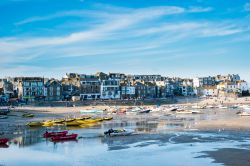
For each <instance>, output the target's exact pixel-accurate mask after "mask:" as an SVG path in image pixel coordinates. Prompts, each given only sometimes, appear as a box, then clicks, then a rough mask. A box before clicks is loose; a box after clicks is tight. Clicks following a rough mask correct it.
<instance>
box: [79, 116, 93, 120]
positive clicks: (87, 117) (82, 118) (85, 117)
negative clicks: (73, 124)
mask: <svg viewBox="0 0 250 166" xmlns="http://www.w3.org/2000/svg"><path fill="white" fill-rule="evenodd" d="M90 118H91V116H84V117H81V118H76V120H86V119H90Z"/></svg>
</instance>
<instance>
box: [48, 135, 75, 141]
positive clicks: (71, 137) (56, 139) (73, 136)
mask: <svg viewBox="0 0 250 166" xmlns="http://www.w3.org/2000/svg"><path fill="white" fill-rule="evenodd" d="M77 136H78V134H70V135H65V136H55V137H51V140H52V141H65V140H75V139H76V138H77Z"/></svg>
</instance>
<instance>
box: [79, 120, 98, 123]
mask: <svg viewBox="0 0 250 166" xmlns="http://www.w3.org/2000/svg"><path fill="white" fill-rule="evenodd" d="M76 122H77V123H80V124H88V123H97V122H98V120H96V119H87V120H76Z"/></svg>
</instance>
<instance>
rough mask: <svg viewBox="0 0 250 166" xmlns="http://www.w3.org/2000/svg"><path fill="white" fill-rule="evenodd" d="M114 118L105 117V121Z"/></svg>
mask: <svg viewBox="0 0 250 166" xmlns="http://www.w3.org/2000/svg"><path fill="white" fill-rule="evenodd" d="M112 119H113V117H104V118H103V120H112Z"/></svg>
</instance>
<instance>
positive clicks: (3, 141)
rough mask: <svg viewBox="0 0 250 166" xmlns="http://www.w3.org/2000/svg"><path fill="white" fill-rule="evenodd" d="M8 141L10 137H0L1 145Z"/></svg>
mask: <svg viewBox="0 0 250 166" xmlns="http://www.w3.org/2000/svg"><path fill="white" fill-rule="evenodd" d="M7 142H9V139H8V138H0V144H1V145H3V144H7Z"/></svg>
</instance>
